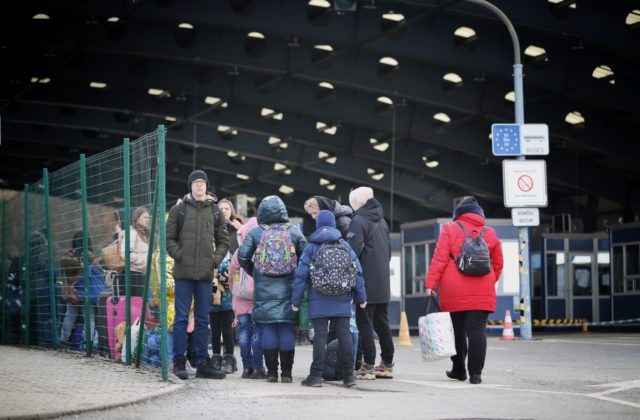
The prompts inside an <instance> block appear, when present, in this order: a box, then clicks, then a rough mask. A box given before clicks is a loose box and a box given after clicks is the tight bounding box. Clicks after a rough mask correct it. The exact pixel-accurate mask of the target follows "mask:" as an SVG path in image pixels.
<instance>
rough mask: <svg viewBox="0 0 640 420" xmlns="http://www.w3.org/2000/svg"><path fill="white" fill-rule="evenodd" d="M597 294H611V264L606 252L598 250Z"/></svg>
mask: <svg viewBox="0 0 640 420" xmlns="http://www.w3.org/2000/svg"><path fill="white" fill-rule="evenodd" d="M598 294H599V295H600V296H607V295H610V294H611V266H610V264H609V253H608V252H598Z"/></svg>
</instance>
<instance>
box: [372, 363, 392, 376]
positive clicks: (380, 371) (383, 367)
mask: <svg viewBox="0 0 640 420" xmlns="http://www.w3.org/2000/svg"><path fill="white" fill-rule="evenodd" d="M373 372H374V374H375V375H376V378H382V379H393V362H391V363H387V362H385V361H384V360H382V361H381V362H380V364H379V365H378V366H376V367H375V369H374V371H373Z"/></svg>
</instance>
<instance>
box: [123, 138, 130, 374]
mask: <svg viewBox="0 0 640 420" xmlns="http://www.w3.org/2000/svg"><path fill="white" fill-rule="evenodd" d="M122 154H123V158H124V164H123V169H124V290H125V293H124V294H125V303H124V307H125V324H127V325H126V329H125V338H124V340H125V347H126V349H127V354H126V356H125V357H126V358H127V361H126V362H125V364H127V365H130V364H131V354H132V351H131V227H130V226H131V163H130V147H129V139H128V138H125V139H124V145H123V146H122Z"/></svg>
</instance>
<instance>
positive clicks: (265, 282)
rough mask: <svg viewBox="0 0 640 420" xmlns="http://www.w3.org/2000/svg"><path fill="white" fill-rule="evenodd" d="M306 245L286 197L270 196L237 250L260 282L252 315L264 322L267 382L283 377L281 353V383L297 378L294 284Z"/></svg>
mask: <svg viewBox="0 0 640 420" xmlns="http://www.w3.org/2000/svg"><path fill="white" fill-rule="evenodd" d="M306 244H307V241H306V240H305V239H304V236H303V235H302V232H301V231H300V229H299V228H298V227H297V226H293V225H290V224H289V214H288V213H287V208H286V207H285V205H284V202H283V201H282V200H281V199H280V197H278V196H276V195H270V196H268V197H265V198H264V199H263V200H262V201H261V202H260V205H259V206H258V226H256V227H254V228H253V229H252V230H251V232H249V234H248V235H247V237H246V238H245V240H244V242H243V243H242V245H241V246H240V248H239V249H238V262H239V263H240V265H241V266H242V268H243V269H244V270H245V271H246V272H247V273H252V276H253V280H254V283H255V293H254V299H253V303H254V306H253V311H252V317H253V321H254V322H255V323H256V324H260V326H261V327H262V352H263V354H264V360H265V363H266V365H267V382H278V358H279V361H280V366H281V374H280V378H281V380H282V382H284V383H291V382H292V377H291V369H292V367H293V361H294V358H295V345H296V341H295V325H296V322H297V319H296V318H297V317H296V314H295V313H294V312H293V311H292V310H291V288H292V284H293V278H294V275H295V269H296V266H297V263H298V255H301V254H302V251H303V249H304V247H305V245H306ZM278 356H279V357H278Z"/></svg>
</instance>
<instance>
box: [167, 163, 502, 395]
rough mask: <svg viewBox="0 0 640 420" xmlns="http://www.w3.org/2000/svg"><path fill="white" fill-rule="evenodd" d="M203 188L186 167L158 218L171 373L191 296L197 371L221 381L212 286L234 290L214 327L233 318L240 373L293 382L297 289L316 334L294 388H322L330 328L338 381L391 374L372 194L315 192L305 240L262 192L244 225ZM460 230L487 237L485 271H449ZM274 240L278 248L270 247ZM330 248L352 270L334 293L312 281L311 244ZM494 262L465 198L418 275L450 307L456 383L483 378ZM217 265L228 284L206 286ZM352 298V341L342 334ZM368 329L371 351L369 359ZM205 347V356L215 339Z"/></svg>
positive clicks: (386, 286) (383, 229) (381, 242)
mask: <svg viewBox="0 0 640 420" xmlns="http://www.w3.org/2000/svg"><path fill="white" fill-rule="evenodd" d="M208 186H209V183H208V177H207V174H206V173H205V172H204V171H201V170H195V171H193V172H192V173H191V174H190V175H189V178H188V189H189V193H188V194H187V195H185V196H184V198H183V199H182V201H183V202H184V208H183V210H182V212H183V214H181V209H180V206H179V205H175V206H173V208H172V209H171V210H170V212H169V216H168V220H167V252H168V253H169V255H170V256H171V257H172V258H173V259H174V260H175V266H174V271H173V277H174V281H175V307H176V315H175V320H174V326H173V343H174V344H173V364H174V366H173V372H174V374H175V375H176V376H178V377H179V378H180V379H187V378H188V374H187V370H186V367H185V366H186V358H185V355H186V350H187V324H188V318H189V308H190V306H191V302H192V301H193V302H194V318H195V329H194V333H193V349H194V354H195V365H196V377H200V378H212V379H222V378H224V377H225V372H224V371H222V370H221V369H220V366H219V365H217V364H216V363H214V362H213V361H212V359H211V358H210V356H209V353H208V350H207V337H208V334H209V325H208V324H209V322H210V323H211V325H212V331H213V330H214V327H213V326H214V324H216V320H215V318H214V317H213V316H211V317H210V318H208V317H207V312H208V308H209V306H210V304H211V300H212V293H213V292H215V291H216V290H214V288H215V289H219V288H221V287H222V288H223V289H224V290H225V292H226V291H227V288H228V292H229V293H230V294H231V295H232V298H231V300H232V305H231V309H230V310H229V309H228V308H227V309H226V310H223V311H222V312H225V311H229V312H230V314H227V315H226V316H225V315H223V316H222V317H221V321H220V322H219V323H220V324H221V325H223V324H224V325H228V324H229V322H230V320H231V319H232V320H233V321H231V324H232V325H233V326H237V327H238V338H239V345H240V353H241V357H242V363H243V373H242V377H243V378H252V379H266V380H267V382H278V379H280V381H281V382H285V383H290V382H292V376H291V370H292V367H293V363H294V358H295V328H296V325H297V322H298V320H297V312H298V311H299V308H300V306H301V305H302V303H303V299H304V298H305V296H308V311H309V318H311V320H312V323H313V328H314V340H313V361H312V363H311V366H310V370H309V375H308V376H307V378H306V379H304V380H303V381H302V385H304V386H311V387H316V386H322V384H323V379H322V376H323V368H324V362H325V361H324V356H325V351H326V346H327V337H328V336H329V335H334V336H335V337H336V338H337V340H338V348H339V351H338V353H339V356H340V357H339V360H338V363H337V365H338V369H339V370H340V371H341V374H342V375H341V377H342V379H343V383H344V385H345V386H346V387H351V386H354V385H355V384H356V379H360V380H373V379H376V378H393V366H394V361H393V358H394V350H395V349H394V344H393V339H392V335H391V330H390V327H389V320H388V305H389V301H390V268H389V260H390V258H391V245H390V236H389V228H388V226H387V223H386V222H385V220H384V214H383V209H382V206H381V204H380V203H379V202H378V201H377V200H376V199H375V198H374V194H373V190H372V189H371V188H369V187H359V188H356V189H354V190H353V191H351V193H350V195H349V204H350V206H346V205H342V204H340V203H338V202H336V201H334V200H330V199H328V198H326V197H321V196H315V197H312V198H310V199H309V200H307V202H306V203H305V205H304V208H305V211H306V212H307V213H308V214H309V215H310V216H311V217H312V218H313V219H314V220H315V222H316V230H315V231H314V232H313V233H312V234H311V235H310V236H309V238H308V240H307V239H306V238H305V236H304V235H303V233H302V232H301V231H300V229H299V228H298V227H297V226H295V225H291V224H290V223H289V217H288V213H287V210H286V207H285V204H284V202H283V201H282V199H281V198H280V197H278V196H275V195H271V196H268V197H266V198H264V199H263V200H262V201H261V203H260V205H259V207H258V209H257V217H252V218H251V219H250V220H248V221H247V223H246V224H244V225H243V224H242V223H241V222H240V221H239V220H237V218H236V217H235V215H234V211H233V206H232V204H231V203H230V202H228V201H225V200H223V201H221V202H220V203H218V204H216V199H215V196H213V194H211V193H209V191H208ZM234 219H235V220H234ZM460 226H461V227H460ZM467 232H472V235H475V236H476V237H477V236H478V233H479V232H482V235H483V238H482V239H483V240H484V241H486V243H487V247H488V249H489V253H490V259H491V261H490V264H491V267H490V270H489V272H488V273H487V274H485V275H483V276H473V277H471V276H468V275H465V274H464V273H460V272H459V271H458V270H457V268H456V263H455V262H454V260H455V257H456V255H458V253H459V251H460V248H461V246H462V243H463V241H464V240H465V238H467V236H468V235H467ZM274 238H275V239H274ZM278 241H282V243H283V244H284V245H278V244H280V242H278ZM328 246H331V247H334V248H336V247H337V248H340V249H342V250H344V251H346V254H344V255H348V257H346V258H348V260H349V261H350V263H351V264H352V266H353V272H351V274H344V275H345V276H353V277H354V279H355V280H354V281H353V283H349V286H348V287H347V288H343V289H340V290H338V291H337V292H336V293H327V292H326V291H324V290H321V289H320V286H318V284H317V283H315V282H314V281H313V280H315V279H314V277H313V275H314V270H316V273H317V268H316V267H315V265H316V264H318V261H316V260H317V258H319V252H320V251H321V250H322V249H323V248H325V247H328ZM334 255H338V254H334ZM336 258H337V257H336ZM225 261H226V262H228V263H227V264H226V265H225V264H223V262H225ZM502 266H503V261H502V251H501V246H500V241H499V239H498V237H497V235H496V232H495V231H494V230H493V229H492V228H491V227H488V226H486V227H485V217H484V212H483V210H482V208H481V207H480V205H479V204H478V202H477V200H476V199H475V198H474V197H471V196H469V197H465V198H464V199H463V200H462V201H461V202H460V203H459V204H458V205H457V206H456V207H455V209H454V213H453V221H452V222H451V223H448V224H445V225H444V226H443V228H442V232H441V233H440V237H439V239H438V242H437V245H436V249H435V252H434V256H433V259H432V261H431V264H430V268H429V272H428V274H427V276H426V279H425V288H426V293H427V295H430V294H436V293H437V294H438V296H439V298H440V302H441V308H442V310H443V311H448V312H451V318H452V321H453V326H454V333H455V345H456V351H457V354H456V355H455V356H453V357H452V358H451V360H452V362H453V368H452V369H451V370H448V371H447V372H446V375H447V376H448V377H449V378H452V379H457V380H461V381H464V380H466V379H467V372H468V373H469V376H470V382H471V383H472V384H479V383H481V382H482V379H481V373H482V369H483V367H484V360H485V356H486V321H487V317H488V315H489V313H491V312H494V311H495V305H496V294H495V283H496V282H497V281H498V279H499V277H500V275H501V272H502ZM216 270H223V271H225V272H227V276H226V278H227V280H226V281H222V282H220V281H218V282H215V283H214V282H213V280H214V278H215V277H216V276H217V273H216ZM348 271H349V270H347V271H345V273H347V272H348ZM240 274H242V275H243V276H248V277H250V278H252V281H253V287H254V290H253V296H252V298H247V297H240V296H235V295H233V287H234V285H235V284H236V281H233V280H237V279H238V278H239V275H240ZM316 276H317V274H316ZM218 277H219V276H218ZM229 279H232V280H231V281H230V280H229ZM343 286H344V285H343ZM305 291H306V292H307V294H305ZM353 306H355V321H356V325H357V329H358V344H357V347H354V343H353V341H352V337H351V334H350V319H351V317H352V308H353ZM216 325H217V324H216ZM224 325H223V326H222V327H221V328H217V329H216V331H213V332H214V335H215V336H216V340H219V332H218V331H222V333H223V337H224V342H225V344H227V342H229V341H231V342H233V338H232V330H231V329H230V328H225V326H224ZM225 331H226V333H225ZM374 334H375V335H376V336H377V339H378V341H379V345H380V350H381V351H380V363H379V364H378V365H377V366H376V344H375V340H374ZM213 344H214V352H215V350H216V344H217V345H218V347H219V341H217V343H216V342H214V343H213ZM231 346H232V344H231ZM226 351H227V352H231V353H232V352H233V348H232V347H227V349H226ZM354 352H355V353H356V354H355V357H354ZM467 355H468V360H467ZM354 360H355V363H354ZM263 363H264V364H266V371H265V369H264V364H263ZM278 368H280V377H279V378H278Z"/></svg>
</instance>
